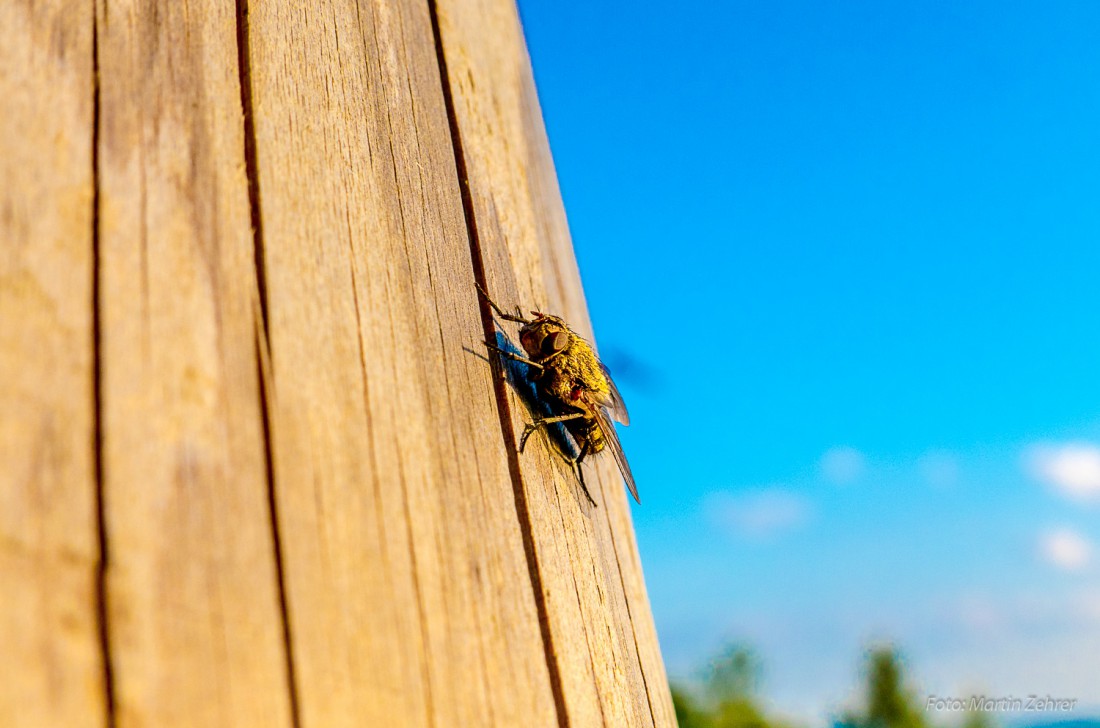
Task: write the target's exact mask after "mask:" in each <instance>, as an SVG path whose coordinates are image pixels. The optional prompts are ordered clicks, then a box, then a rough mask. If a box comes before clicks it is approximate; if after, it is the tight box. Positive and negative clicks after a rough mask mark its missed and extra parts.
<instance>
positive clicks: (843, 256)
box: [520, 0, 1100, 722]
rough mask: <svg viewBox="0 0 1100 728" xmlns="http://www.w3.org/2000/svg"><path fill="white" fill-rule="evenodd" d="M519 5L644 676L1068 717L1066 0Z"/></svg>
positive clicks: (1077, 607)
mask: <svg viewBox="0 0 1100 728" xmlns="http://www.w3.org/2000/svg"><path fill="white" fill-rule="evenodd" d="M520 8H521V13H522V16H523V20H524V25H525V31H526V34H527V39H528V45H529V49H530V52H531V56H532V62H533V64H534V68H535V76H536V81H537V84H538V87H539V94H540V99H541V102H542V106H543V113H544V116H545V118H546V123H547V128H548V132H549V136H550V141H551V146H552V149H553V152H554V158H555V162H556V164H557V169H558V176H559V179H560V182H561V187H562V193H563V195H564V198H565V204H566V209H567V212H568V215H569V221H570V227H571V230H572V234H573V239H574V245H575V247H576V251H577V256H578V259H579V262H580V267H581V273H582V276H583V279H584V283H585V287H586V293H587V296H588V301H589V306H590V310H591V314H592V317H593V321H594V324H595V327H596V331H597V337H598V343H599V346H600V350H601V354H602V355H603V356H604V358H605V360H606V361H607V363H608V364H609V365H610V366H611V368H612V370H613V372H617V373H618V376H617V380H618V382H619V386H620V388H621V389H622V391H623V394H624V397H625V398H626V400H627V403H628V404H629V406H630V409H631V415H632V419H633V422H634V424H633V425H632V426H631V427H630V428H627V429H625V430H623V431H622V433H621V436H622V440H623V443H624V446H625V448H626V450H627V454H628V455H629V457H630V460H631V464H632V466H633V468H634V472H635V474H636V476H637V480H638V485H639V488H640V490H641V493H642V499H643V504H644V505H642V506H641V507H636V508H635V509H634V517H635V524H636V528H637V535H638V540H639V545H640V549H641V552H642V558H643V563H644V566H645V569H646V575H647V583H648V587H649V593H650V598H651V601H652V605H653V610H654V615H655V618H656V621H657V627H658V631H659V633H660V637H661V643H662V650H663V653H664V655H665V659H666V663H667V665H668V668H669V672H670V674H672V675H673V676H679V677H683V676H690V675H691V674H692V673H693V671H694V670H695V669H696V667H697V666H699V665H700V664H702V663H703V662H705V660H706V659H707V657H708V656H709V655H710V654H711V653H712V652H713V651H714V650H716V649H717V648H718V647H720V646H721V645H722V644H723V642H724V641H727V640H735V641H744V642H748V643H750V644H752V645H754V646H755V647H756V648H757V650H758V651H759V652H760V654H761V656H762V657H763V659H764V662H765V675H764V683H763V686H764V692H765V694H766V696H767V697H768V698H769V700H770V701H772V703H773V704H774V706H775V708H776V709H777V710H780V711H782V712H785V713H788V714H790V715H793V716H798V717H801V718H803V719H804V720H806V721H809V722H823V721H824V720H825V717H826V716H827V715H828V714H829V712H830V711H833V710H836V709H837V708H838V707H839V706H841V705H844V704H846V701H849V700H850V691H851V689H852V688H853V686H854V685H855V682H856V676H857V672H858V668H859V665H860V654H861V649H862V648H863V646H864V645H866V644H867V643H868V641H870V640H876V639H889V640H894V641H896V642H897V644H898V645H899V646H900V647H901V648H902V649H903V650H904V652H905V654H906V655H907V658H908V661H909V663H910V666H911V668H912V671H913V674H914V676H915V678H917V680H918V688H919V691H920V692H921V694H922V695H923V694H926V693H929V692H931V693H936V694H939V695H955V694H970V693H972V692H975V691H978V692H984V693H985V694H987V695H1009V694H1014V695H1017V696H1020V695H1027V694H1030V693H1039V694H1046V693H1050V694H1052V695H1055V696H1056V697H1057V696H1062V697H1071V698H1073V697H1076V698H1078V699H1079V700H1080V701H1081V705H1082V706H1083V708H1082V710H1079V711H1078V713H1077V714H1075V715H1076V717H1080V715H1081V713H1082V712H1091V713H1100V682H1098V681H1097V680H1096V676H1097V675H1098V674H1100V522H1098V516H1100V387H1098V386H1097V381H1098V374H1100V335H1098V334H1100V326H1098V317H1097V314H1098V312H1100V287H1098V286H1097V284H1096V280H1097V273H1098V272H1100V245H1098V243H1100V3H1094V2H1076V3H1075V2H1056V3H1037V2H1029V3H1023V2H1004V1H1002V2H967V3H965V4H961V3H953V2H923V3H881V2H874V3H870V2H863V3H860V2H846V3H798V2H748V1H741V2H731V3H715V2H702V1H690V2H681V3H674V4H669V3H656V2H651V1H650V0H639V1H638V2H634V3H631V4H629V5H626V4H622V5H615V4H611V3H608V2H602V1H599V0H596V1H593V0H588V1H586V2H564V1H559V2H554V3H546V2H536V1H535V0H521V2H520ZM1084 706H1091V707H1084ZM1049 717H1052V718H1053V717H1057V716H1049Z"/></svg>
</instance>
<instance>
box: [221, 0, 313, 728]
mask: <svg viewBox="0 0 1100 728" xmlns="http://www.w3.org/2000/svg"><path fill="white" fill-rule="evenodd" d="M249 1H250V0H236V3H237V6H236V7H237V72H238V76H239V84H240V91H241V118H242V122H243V127H244V129H243V134H244V163H245V176H246V177H247V179H248V209H249V220H250V222H251V228H252V252H253V262H254V266H255V273H256V297H257V306H256V308H257V310H256V311H255V319H256V320H255V329H256V364H257V368H258V371H257V379H258V381H259V385H260V386H259V397H260V415H261V417H262V421H263V439H264V472H265V474H266V478H267V508H268V514H269V518H270V520H271V543H272V547H273V549H274V558H275V577H276V579H277V582H278V583H277V587H278V596H279V612H280V616H281V619H282V633H283V651H284V654H285V655H286V676H287V693H288V696H289V699H290V719H291V722H292V725H293V726H294V728H299V726H300V725H301V720H302V718H301V708H300V706H299V701H298V683H297V680H298V678H297V674H296V671H295V669H294V641H293V640H292V639H291V634H290V615H289V613H288V607H287V593H286V569H285V566H284V561H283V544H282V534H281V533H280V530H279V522H280V521H279V499H278V498H277V497H276V495H275V461H274V457H273V455H272V447H273V444H272V435H271V427H272V424H271V408H272V405H271V402H272V398H273V397H274V391H273V388H272V376H271V342H270V341H268V338H267V326H268V318H267V311H268V304H267V281H266V276H267V269H266V266H265V264H264V232H263V214H262V210H261V204H260V173H259V169H258V166H257V165H258V162H257V159H256V120H255V110H254V109H253V106H252V57H251V51H250V49H249V42H248V38H249V25H248V4H249Z"/></svg>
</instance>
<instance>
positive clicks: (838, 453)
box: [820, 447, 867, 485]
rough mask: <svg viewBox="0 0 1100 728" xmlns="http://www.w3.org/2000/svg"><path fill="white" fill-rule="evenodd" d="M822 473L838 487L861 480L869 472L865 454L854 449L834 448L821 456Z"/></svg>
mask: <svg viewBox="0 0 1100 728" xmlns="http://www.w3.org/2000/svg"><path fill="white" fill-rule="evenodd" d="M820 467H821V473H822V474H823V475H824V476H825V477H826V478H827V479H829V480H831V481H833V482H834V483H836V484H838V485H848V484H849V483H854V482H855V481H857V480H859V479H860V477H861V476H862V475H863V473H864V471H865V470H867V461H866V459H865V458H864V457H863V453H861V452H860V451H859V450H856V449H855V448H854V447H834V448H832V449H831V450H827V451H826V452H825V454H824V455H822V456H821V463H820Z"/></svg>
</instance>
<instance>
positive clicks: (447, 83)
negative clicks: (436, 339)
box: [428, 0, 569, 728]
mask: <svg viewBox="0 0 1100 728" xmlns="http://www.w3.org/2000/svg"><path fill="white" fill-rule="evenodd" d="M428 9H429V12H430V13H431V17H432V35H433V39H434V41H435V54H436V59H437V62H438V63H439V75H440V78H441V80H442V82H443V100H444V103H445V105H446V108H447V122H448V124H449V125H450V128H451V145H452V147H453V149H454V159H455V173H456V175H457V178H458V187H459V192H460V194H461V196H462V211H463V215H464V217H465V219H466V234H467V236H468V237H469V242H470V259H471V262H472V264H473V268H474V277H475V278H476V282H477V285H479V286H481V289H482V290H484V291H488V290H489V283H488V280H487V279H486V276H485V263H484V261H483V260H482V257H481V238H480V236H479V235H478V230H477V216H476V215H475V214H474V202H473V198H472V197H471V195H470V178H469V173H468V172H467V170H466V157H465V153H464V151H463V148H462V130H461V129H460V128H459V124H458V118H457V116H456V115H455V108H454V97H453V96H452V95H451V80H450V72H449V71H448V69H447V57H446V55H445V54H444V52H443V38H442V37H441V36H440V32H439V10H438V8H437V7H436V0H428ZM478 303H479V304H480V308H481V327H482V330H483V332H484V334H485V341H487V342H488V341H494V340H495V339H494V336H495V332H496V327H495V326H494V324H493V312H492V309H491V308H490V307H489V304H488V302H486V301H484V300H481V299H480V298H479V299H478ZM493 389H494V393H495V394H496V401H497V413H498V415H499V417H500V434H501V438H502V439H503V440H504V446H505V448H506V449H507V451H508V472H509V475H510V476H511V478H512V492H513V493H514V496H515V504H516V517H517V519H518V521H519V524H520V530H521V532H522V535H523V553H524V556H525V558H526V560H527V571H528V573H529V575H530V579H531V591H532V594H533V596H534V599H535V606H536V607H537V608H538V613H539V632H540V633H541V634H542V642H543V655H544V656H545V658H546V669H547V671H548V672H549V674H550V686H551V689H552V690H553V693H554V706H555V709H556V710H557V714H558V724H559V726H561V728H565V727H566V726H568V725H569V709H568V707H567V706H566V702H565V694H564V692H563V691H562V683H561V673H560V668H559V666H558V662H557V660H556V659H555V657H554V634H553V632H552V630H551V629H550V617H549V614H548V613H547V609H546V595H545V593H544V592H543V585H542V575H541V574H540V573H539V563H538V558H537V556H536V555H535V542H534V538H533V535H532V533H531V511H530V505H529V504H528V502H527V489H526V488H525V486H524V483H523V474H522V472H521V470H520V465H519V447H518V443H517V441H516V437H515V432H514V431H513V430H512V415H511V405H510V403H509V401H508V392H507V390H506V385H505V382H504V379H503V378H502V377H500V376H494V377H493Z"/></svg>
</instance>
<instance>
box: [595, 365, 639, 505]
mask: <svg viewBox="0 0 1100 728" xmlns="http://www.w3.org/2000/svg"><path fill="white" fill-rule="evenodd" d="M600 369H602V370H603V376H604V378H605V379H607V386H608V387H609V388H610V389H611V395H610V397H609V398H608V400H607V401H606V402H604V403H603V406H604V407H606V408H607V413H608V414H609V415H611V419H613V420H615V421H616V422H621V423H623V424H624V425H629V424H630V415H629V414H627V412H626V404H625V403H624V402H623V396H622V395H621V394H619V388H618V387H616V386H615V380H614V379H612V378H611V372H609V371H607V367H606V366H604V365H603V362H600ZM627 472H629V471H627ZM635 498H637V496H635Z"/></svg>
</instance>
